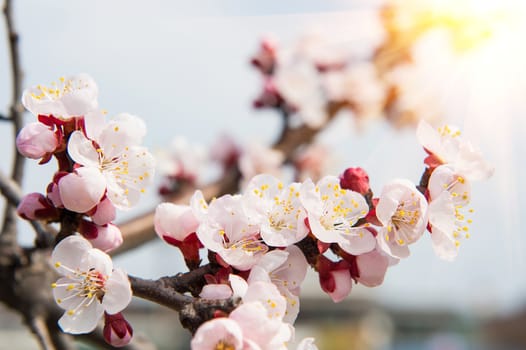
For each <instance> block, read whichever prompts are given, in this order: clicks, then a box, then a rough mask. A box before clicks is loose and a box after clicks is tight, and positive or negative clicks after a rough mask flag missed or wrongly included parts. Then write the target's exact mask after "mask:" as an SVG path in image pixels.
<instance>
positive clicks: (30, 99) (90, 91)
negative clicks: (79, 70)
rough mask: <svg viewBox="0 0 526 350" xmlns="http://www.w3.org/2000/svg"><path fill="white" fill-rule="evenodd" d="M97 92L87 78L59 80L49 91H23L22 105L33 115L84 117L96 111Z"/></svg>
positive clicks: (90, 80)
mask: <svg viewBox="0 0 526 350" xmlns="http://www.w3.org/2000/svg"><path fill="white" fill-rule="evenodd" d="M97 96H98V88H97V85H96V84H95V82H94V81H93V79H92V78H91V77H90V76H89V75H87V74H78V75H75V76H70V77H61V78H60V79H59V80H58V81H57V82H53V83H51V86H50V87H47V86H44V85H37V86H35V87H32V88H29V89H26V90H25V91H24V93H23V95H22V104H23V105H24V107H25V108H26V109H27V110H28V111H30V112H31V113H32V114H33V115H35V116H38V115H39V114H43V115H51V114H52V115H53V116H55V117H58V118H61V119H68V118H70V117H73V116H77V117H79V116H83V115H86V114H87V113H89V112H90V111H93V110H95V109H96V108H97V107H98V101H97Z"/></svg>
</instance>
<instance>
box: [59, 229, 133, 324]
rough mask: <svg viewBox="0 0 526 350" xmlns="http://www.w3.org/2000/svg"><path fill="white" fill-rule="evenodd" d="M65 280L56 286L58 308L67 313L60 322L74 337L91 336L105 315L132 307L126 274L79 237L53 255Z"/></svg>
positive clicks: (60, 247) (64, 241)
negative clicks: (129, 305) (88, 334)
mask: <svg viewBox="0 0 526 350" xmlns="http://www.w3.org/2000/svg"><path fill="white" fill-rule="evenodd" d="M51 261H52V263H53V265H54V266H55V268H56V270H57V271H58V273H59V274H61V275H62V276H63V277H61V278H59V279H58V280H57V282H56V283H53V284H52V287H53V296H54V298H55V300H56V302H57V304H58V305H59V306H60V307H61V308H63V309H64V310H66V312H65V313H64V315H63V316H62V317H61V318H60V320H59V321H58V323H59V326H60V328H61V329H62V330H63V331H64V332H66V333H71V334H82V333H89V332H91V331H92V330H93V329H95V327H96V326H97V323H98V321H99V319H100V318H101V317H102V315H103V314H104V312H107V313H108V314H116V313H118V312H120V311H122V310H123V309H124V308H125V307H126V306H128V304H129V303H130V300H131V296H132V292H131V287H130V282H129V280H128V276H127V275H126V273H125V272H124V271H122V270H120V269H113V263H112V261H111V258H110V257H109V256H108V255H107V254H106V253H103V252H102V251H100V250H98V249H95V248H92V246H91V244H90V243H89V242H88V241H87V240H86V239H84V238H81V237H79V236H69V237H67V238H65V239H63V240H62V241H61V242H60V243H59V244H57V246H56V247H55V249H54V250H53V253H52V255H51Z"/></svg>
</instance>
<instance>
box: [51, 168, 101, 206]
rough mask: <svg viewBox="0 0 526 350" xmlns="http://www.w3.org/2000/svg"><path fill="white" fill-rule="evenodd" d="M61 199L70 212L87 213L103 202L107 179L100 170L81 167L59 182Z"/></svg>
mask: <svg viewBox="0 0 526 350" xmlns="http://www.w3.org/2000/svg"><path fill="white" fill-rule="evenodd" d="M58 187H59V191H60V199H61V200H62V203H63V204H64V207H65V208H66V209H68V210H71V211H74V212H77V213H85V212H87V211H88V210H90V209H91V208H93V207H94V206H96V205H97V204H98V203H99V201H100V200H101V198H102V196H103V195H104V192H105V191H106V179H105V178H104V175H102V174H101V173H100V171H99V170H98V169H95V168H88V167H80V168H77V169H76V170H75V172H72V173H69V174H68V175H66V176H64V177H62V178H60V180H59V181H58Z"/></svg>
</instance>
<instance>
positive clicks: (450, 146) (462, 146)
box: [417, 121, 494, 181]
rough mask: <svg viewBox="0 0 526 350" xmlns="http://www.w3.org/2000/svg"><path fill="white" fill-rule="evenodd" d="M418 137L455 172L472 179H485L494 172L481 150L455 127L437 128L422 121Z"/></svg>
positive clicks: (439, 159) (440, 160) (423, 144)
mask: <svg viewBox="0 0 526 350" xmlns="http://www.w3.org/2000/svg"><path fill="white" fill-rule="evenodd" d="M417 137H418V140H419V141H420V143H421V144H422V146H423V147H424V148H425V149H426V150H427V151H428V152H429V153H431V154H432V155H433V156H435V157H436V158H438V161H439V162H441V163H442V164H449V165H450V166H452V167H453V168H454V171H455V172H457V173H459V174H462V175H463V176H464V177H465V178H467V179H469V180H471V181H474V180H484V179H487V178H489V177H490V176H491V175H492V174H493V171H494V168H493V167H492V166H491V165H490V164H489V163H488V162H487V161H486V160H485V159H484V157H483V155H482V153H481V152H480V150H478V149H477V148H475V147H474V146H473V145H472V144H471V143H470V142H469V141H467V140H464V139H463V138H462V137H461V133H460V131H459V130H458V129H457V128H455V127H452V126H448V125H445V126H444V127H442V128H439V129H438V130H435V129H433V127H431V125H429V124H428V123H427V122H425V121H420V123H419V124H418V128H417Z"/></svg>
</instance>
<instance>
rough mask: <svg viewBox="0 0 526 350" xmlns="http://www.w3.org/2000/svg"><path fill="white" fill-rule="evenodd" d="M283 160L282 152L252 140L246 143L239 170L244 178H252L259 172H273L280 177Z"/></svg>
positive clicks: (240, 158)
mask: <svg viewBox="0 0 526 350" xmlns="http://www.w3.org/2000/svg"><path fill="white" fill-rule="evenodd" d="M283 160H284V155H283V153H282V152H280V151H276V150H274V149H271V148H268V147H266V146H263V145H262V144H260V143H258V142H252V143H249V144H248V145H246V147H245V148H244V149H243V153H242V154H241V156H240V157H239V161H238V163H239V170H240V171H241V174H243V178H244V179H251V178H253V177H254V176H256V175H257V174H272V175H274V176H278V177H280V175H281V169H280V167H281V164H282V163H283Z"/></svg>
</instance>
